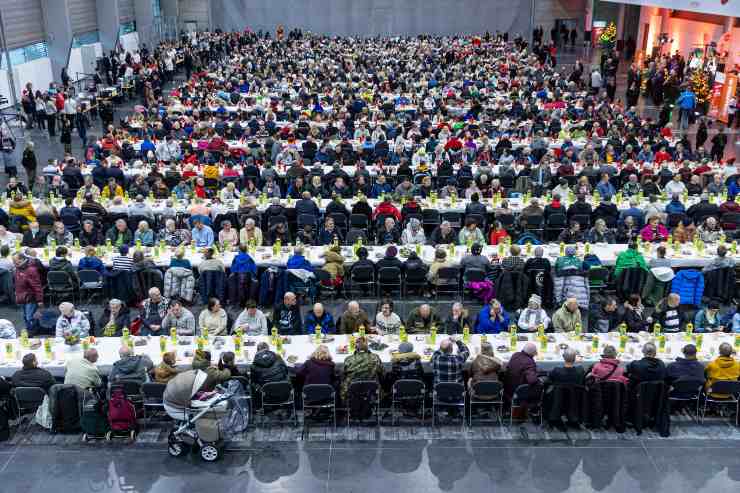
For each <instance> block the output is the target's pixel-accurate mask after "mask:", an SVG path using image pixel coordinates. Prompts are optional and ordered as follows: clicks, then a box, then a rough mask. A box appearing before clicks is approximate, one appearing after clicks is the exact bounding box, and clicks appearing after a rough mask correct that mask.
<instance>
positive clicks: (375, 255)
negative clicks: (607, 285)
mask: <svg viewBox="0 0 740 493" xmlns="http://www.w3.org/2000/svg"><path fill="white" fill-rule="evenodd" d="M717 246H718V245H716V244H715V245H707V246H706V247H705V249H704V250H703V251H702V252H701V253H699V252H697V251H696V249H695V248H694V247H693V245H691V244H684V245H681V249H680V250H678V251H676V250H674V249H672V248H668V253H667V255H666V258H668V259H669V260H670V261H671V265H672V267H674V268H680V267H682V268H689V267H693V268H701V267H703V266H705V265H707V264H709V263H710V262H711V261H712V259H713V258H714V257H715V256H716V250H717ZM542 247H543V248H544V250H545V252H544V256H545V257H546V258H548V259H549V260H550V261H551V263H552V264H553V265H554V263H555V260H556V259H557V258H558V257H559V256H560V247H561V245H559V244H556V243H549V244H545V245H542ZM576 247H577V255H579V256H580V257H583V255H584V254H585V253H586V245H585V244H578V245H576ZM136 248H138V247H134V248H132V249H131V251H130V253H129V255H130V256H131V255H133V252H134V251H135V250H136ZM141 248H142V250H143V251H144V253H145V257H147V258H149V259H150V260H152V261H153V262H154V263H155V264H156V265H157V266H159V267H167V266H169V264H170V260H171V259H172V258H173V256H174V249H173V248H164V249H161V248H159V247H158V248H152V247H141ZM327 248H328V247H325V246H311V247H305V248H304V256H305V257H306V259H307V260H308V261H309V262H311V264H312V265H313V266H315V267H321V266H322V265H324V263H325V262H324V258H323V254H324V253H325V252H326V249H327ZM365 248H367V249H368V251H369V258H370V260H373V261H378V260H380V259H381V258H382V257H383V256H384V254H385V251H386V249H387V248H388V246H387V245H386V246H365ZM439 248H441V249H444V250H445V251H446V252H447V258H448V260H449V261H450V263H451V265H452V266H459V264H460V260H461V259H462V258H463V257H464V256H465V255H466V254H467V247H466V246H461V245H458V246H456V247H455V249H454V255H453V254H452V251H451V249H450V247H449V245H447V246H440V247H439ZM535 248H536V247H535V246H534V245H532V246H531V247H528V246H526V245H524V246H522V247H521V249H522V257H523V258H524V259H528V258H532V257H533V256H534V255H535V253H534V251H535ZM589 248H590V250H589V251H590V253H592V254H594V255H596V256H597V257H599V259H600V260H601V263H602V264H603V265H606V266H612V265H614V264H615V263H616V260H617V256H618V255H619V253H621V252H622V251H624V250H625V249H626V248H627V245H626V244H606V243H597V244H593V245H590V246H589ZM648 248H649V250H648ZM656 248H657V246H656V245H652V244H649V243H648V244H642V246H641V252H642V253H643V255H644V256H645V258H646V259H650V258H652V257H653V256H655V250H656ZM99 249H100V250H105V252H104V254H103V255H101V260H102V261H103V263H104V264H106V265H108V266H110V265H112V263H113V258H114V257H115V256H117V255H118V253H117V252H116V251H114V250H115V249H113V248H111V249H110V250H107V248H106V247H99ZM293 249H294V248H293V247H290V246H284V247H282V248H281V249H280V251H279V253H278V254H277V255H274V254H273V247H269V246H267V247H257V248H256V249H254V250H251V251H250V255H251V256H252V258H253V259H254V261H255V263H256V264H257V266H258V267H270V266H277V267H285V265H286V264H287V262H288V258H289V257H290V256H291V255H292V253H293ZM157 250H159V251H158V252H157ZM202 250H203V249H201V248H198V249H194V248H192V247H185V258H186V259H188V260H190V263H191V264H192V265H193V267H197V266H198V265H200V263H201V262H202V260H203V253H202ZM353 250H354V247H352V246H343V247H342V255H343V256H344V259H345V262H344V265H345V266H349V265H352V264H353V263H354V262H356V261H357V257H355V255H354V251H353ZM398 250H399V253H398V258H399V259H400V260H405V259H406V258H407V257H408V254H409V253H411V251H416V247H414V246H413V245H409V246H399V247H398ZM435 250H436V249H435V247H433V246H431V245H423V246H421V247H420V255H419V257H420V258H421V259H422V260H423V261H424V262H425V263H427V264H431V263H432V262H433V260H434V255H435ZM36 253H37V256H38V258H39V259H40V260H41V261H42V263H44V264H48V262H49V259H50V258H51V257H52V256H53V255H54V252H53V251H52V249H51V248H40V249H36ZM482 254H483V255H485V256H487V257H489V259H491V260H492V261H497V260H500V259H501V258H503V257H505V256H508V255H509V252H508V248H507V247H506V246H505V245H503V244H501V245H498V246H492V245H486V246H485V247H484V248H483V252H482ZM236 255H237V252H235V251H233V250H232V251H227V252H219V253H218V254H217V258H220V259H221V260H222V261H223V263H224V265H225V266H226V267H229V266H230V265H231V263H232V261H233V260H234V257H235V256H236ZM83 256H84V252H83V250H82V249H80V248H77V247H72V248H71V249H70V254H69V259H70V262H72V264H74V265H77V264H78V262H79V261H80V259H81V258H82V257H83ZM727 256H728V257H730V258H732V259H733V260H735V263H738V262H740V256H738V255H737V254H734V255H733V254H732V253H731V252H728V253H727Z"/></svg>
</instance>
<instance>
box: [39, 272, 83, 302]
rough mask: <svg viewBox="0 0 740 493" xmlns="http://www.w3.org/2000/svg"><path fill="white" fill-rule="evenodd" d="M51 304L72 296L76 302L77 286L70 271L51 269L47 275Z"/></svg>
mask: <svg viewBox="0 0 740 493" xmlns="http://www.w3.org/2000/svg"><path fill="white" fill-rule="evenodd" d="M46 282H47V285H48V288H49V297H50V298H51V304H52V305H56V304H57V303H58V302H59V301H60V300H64V299H68V298H71V299H72V302H74V296H75V288H76V287H77V286H76V284H75V282H74V281H73V280H72V276H71V275H69V273H68V272H64V271H61V270H51V271H49V273H48V274H47V275H46Z"/></svg>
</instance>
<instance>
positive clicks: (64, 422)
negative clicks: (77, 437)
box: [51, 385, 80, 433]
mask: <svg viewBox="0 0 740 493" xmlns="http://www.w3.org/2000/svg"><path fill="white" fill-rule="evenodd" d="M51 430H52V432H53V433H72V432H77V431H80V396H79V390H78V389H77V387H76V386H74V385H62V386H60V388H59V390H58V391H57V392H56V398H55V400H54V409H53V410H52V425H51Z"/></svg>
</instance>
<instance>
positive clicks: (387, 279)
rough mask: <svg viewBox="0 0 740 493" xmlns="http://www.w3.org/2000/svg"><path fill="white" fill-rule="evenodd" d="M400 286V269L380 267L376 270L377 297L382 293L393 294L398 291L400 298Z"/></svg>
mask: <svg viewBox="0 0 740 493" xmlns="http://www.w3.org/2000/svg"><path fill="white" fill-rule="evenodd" d="M402 286H403V283H402V281H401V269H399V268H398V267H381V268H380V269H378V296H382V295H383V294H384V293H389V294H393V293H394V292H395V291H396V290H398V294H399V296H400V295H401V288H402Z"/></svg>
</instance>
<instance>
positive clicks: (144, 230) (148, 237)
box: [134, 221, 154, 246]
mask: <svg viewBox="0 0 740 493" xmlns="http://www.w3.org/2000/svg"><path fill="white" fill-rule="evenodd" d="M134 242H136V243H141V245H142V246H154V231H152V230H151V229H149V223H148V222H146V221H140V222H139V227H138V228H136V232H135V233H134Z"/></svg>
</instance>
